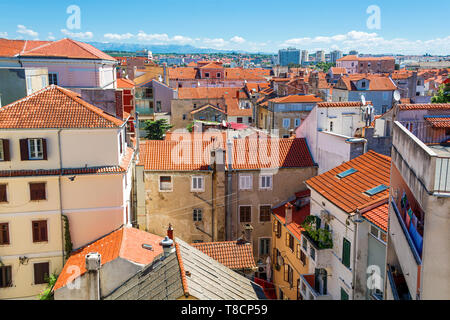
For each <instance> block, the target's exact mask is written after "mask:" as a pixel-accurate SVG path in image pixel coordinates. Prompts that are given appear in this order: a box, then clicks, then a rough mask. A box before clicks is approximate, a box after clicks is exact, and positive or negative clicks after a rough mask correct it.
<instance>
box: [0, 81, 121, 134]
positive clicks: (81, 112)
mask: <svg viewBox="0 0 450 320" xmlns="http://www.w3.org/2000/svg"><path fill="white" fill-rule="evenodd" d="M122 124H123V120H120V119H117V118H116V117H113V116H112V115H110V114H108V113H106V112H104V111H103V110H102V109H100V108H97V107H95V106H93V105H91V104H89V103H87V102H85V101H83V100H82V99H81V98H80V96H79V95H78V94H77V93H75V92H73V91H70V90H67V89H64V88H61V87H58V86H55V85H51V86H49V87H46V88H44V89H42V90H40V91H37V92H35V93H33V94H31V95H29V96H27V97H25V98H23V99H20V100H18V101H16V102H13V103H11V104H9V105H7V106H4V107H2V108H0V128H2V129H19V128H20V129H30V128H33V129H38V128H39V129H41V128H117V127H120V126H121V125H122Z"/></svg>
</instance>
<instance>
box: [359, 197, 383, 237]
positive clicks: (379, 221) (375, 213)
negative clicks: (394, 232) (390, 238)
mask: <svg viewBox="0 0 450 320" xmlns="http://www.w3.org/2000/svg"><path fill="white" fill-rule="evenodd" d="M362 216H363V217H364V218H365V219H367V220H368V221H370V222H372V223H373V224H374V225H376V226H377V227H379V228H381V229H382V230H383V231H385V232H387V228H388V216H389V203H388V197H386V198H385V200H384V201H383V203H382V204H380V205H378V206H376V207H374V208H371V209H370V210H368V211H366V212H363V213H362Z"/></svg>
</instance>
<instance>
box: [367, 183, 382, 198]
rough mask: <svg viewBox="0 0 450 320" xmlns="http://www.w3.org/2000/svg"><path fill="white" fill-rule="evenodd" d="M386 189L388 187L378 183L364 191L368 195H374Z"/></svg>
mask: <svg viewBox="0 0 450 320" xmlns="http://www.w3.org/2000/svg"><path fill="white" fill-rule="evenodd" d="M386 189H388V187H387V186H385V185H384V184H380V185H379V186H378V187H375V188H373V189H370V190H367V191H365V192H364V193H365V194H368V195H369V196H374V195H376V194H377V193H380V192H383V191H384V190H386Z"/></svg>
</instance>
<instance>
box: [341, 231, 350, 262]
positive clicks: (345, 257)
mask: <svg viewBox="0 0 450 320" xmlns="http://www.w3.org/2000/svg"><path fill="white" fill-rule="evenodd" d="M350 248H351V243H350V241H348V240H347V239H345V238H343V242H342V264H343V265H344V266H346V267H347V268H350Z"/></svg>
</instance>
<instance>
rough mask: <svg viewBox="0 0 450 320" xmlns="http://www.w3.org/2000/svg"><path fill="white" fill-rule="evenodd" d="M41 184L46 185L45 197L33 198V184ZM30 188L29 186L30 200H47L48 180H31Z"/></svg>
mask: <svg viewBox="0 0 450 320" xmlns="http://www.w3.org/2000/svg"><path fill="white" fill-rule="evenodd" d="M40 184H43V185H44V197H43V198H40V199H33V193H32V190H31V188H32V187H31V186H32V185H40ZM28 188H29V190H30V201H46V200H47V182H45V181H44V182H42V181H39V182H29V183H28Z"/></svg>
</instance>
